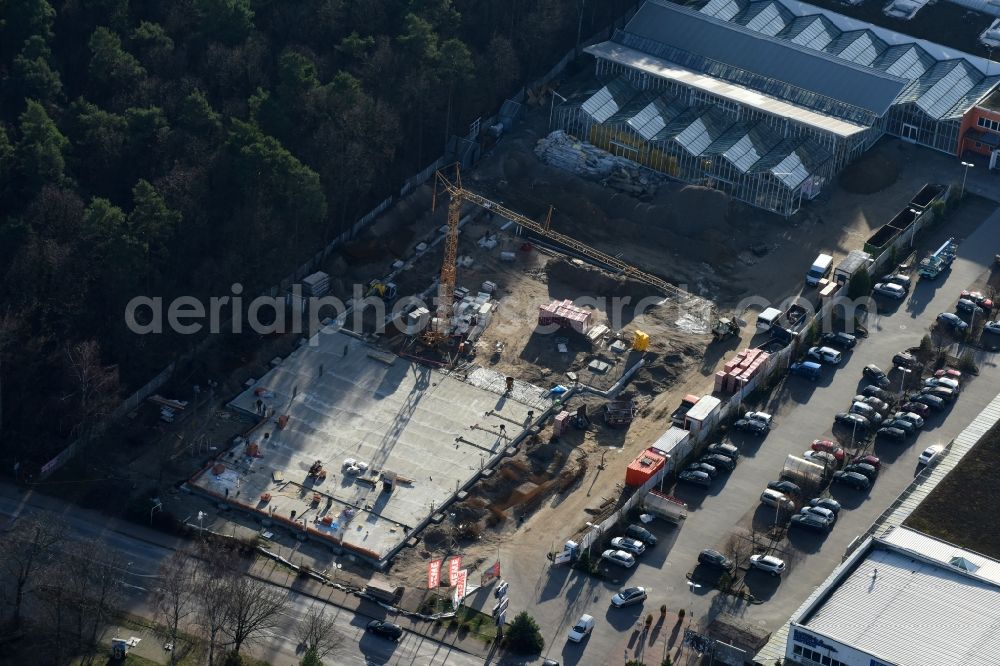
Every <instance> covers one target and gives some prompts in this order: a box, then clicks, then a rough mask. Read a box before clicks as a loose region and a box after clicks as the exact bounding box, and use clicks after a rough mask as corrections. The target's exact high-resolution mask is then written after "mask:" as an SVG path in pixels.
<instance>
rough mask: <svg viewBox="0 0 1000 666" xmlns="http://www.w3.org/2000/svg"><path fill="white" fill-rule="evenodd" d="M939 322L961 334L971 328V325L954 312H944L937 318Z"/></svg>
mask: <svg viewBox="0 0 1000 666" xmlns="http://www.w3.org/2000/svg"><path fill="white" fill-rule="evenodd" d="M937 320H938V321H939V322H941V323H942V324H944V325H945V326H948V327H950V328H951V329H953V330H955V331H958V332H959V333H961V332H963V331H965V329H967V328H969V325H968V324H967V323H966V322H965V321H963V320H962V318H961V317H959V316H958V315H957V314H955V313H954V312H942V313H941V314H939V315H938V316H937Z"/></svg>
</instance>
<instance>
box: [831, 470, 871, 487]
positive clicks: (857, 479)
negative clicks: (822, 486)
mask: <svg viewBox="0 0 1000 666" xmlns="http://www.w3.org/2000/svg"><path fill="white" fill-rule="evenodd" d="M833 483H841V484H843V485H845V486H851V487H852V488H854V489H855V490H868V489H869V488H871V486H872V484H871V481H869V480H868V477H866V476H865V475H864V474H858V473H857V472H845V471H843V470H841V471H839V472H834V473H833Z"/></svg>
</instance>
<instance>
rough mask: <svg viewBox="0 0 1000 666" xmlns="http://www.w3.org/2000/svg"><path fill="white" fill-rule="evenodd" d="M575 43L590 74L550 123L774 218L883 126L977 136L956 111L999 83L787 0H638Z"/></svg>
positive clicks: (974, 67) (926, 49) (938, 142)
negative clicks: (630, 12) (689, 0)
mask: <svg viewBox="0 0 1000 666" xmlns="http://www.w3.org/2000/svg"><path fill="white" fill-rule="evenodd" d="M586 52H587V53H589V54H591V55H592V56H594V57H595V59H596V72H597V76H598V78H599V80H600V81H601V82H602V85H601V87H600V88H599V89H597V90H591V91H589V92H587V93H585V94H581V95H577V96H575V97H573V98H571V99H570V100H569V101H568V102H567V103H566V104H563V105H562V106H561V107H560V108H559V113H558V122H559V125H560V126H561V127H562V128H563V129H565V130H566V131H568V132H570V133H571V134H574V135H575V136H577V137H580V138H582V139H585V140H587V141H589V142H591V143H593V144H595V145H597V146H599V147H601V148H604V149H605V150H608V151H609V152H611V153H613V154H615V155H618V156H621V157H625V158H628V159H631V160H634V161H636V162H638V163H640V164H643V165H645V166H647V167H650V168H652V169H654V170H656V171H660V172H663V173H666V174H669V175H671V176H673V177H675V178H677V179H679V180H682V181H685V182H690V183H696V184H701V185H708V186H711V187H715V188H717V189H720V190H723V191H725V192H727V193H728V194H730V195H731V196H732V197H734V198H735V199H738V200H740V201H743V202H745V203H748V204H750V205H752V206H756V207H758V208H763V209H766V210H770V211H773V212H776V213H779V214H782V215H786V216H787V215H791V214H793V213H795V212H796V211H798V210H799V208H800V207H801V206H802V202H803V201H804V200H808V199H810V198H814V197H815V196H817V195H818V194H819V193H820V192H821V191H822V190H823V188H824V187H825V185H826V184H827V183H828V182H829V181H830V179H831V178H832V177H833V176H835V175H836V174H837V173H838V172H839V171H840V170H842V169H843V168H844V167H845V166H846V165H847V164H848V163H850V162H851V161H853V160H854V159H856V158H858V157H859V156H860V155H861V154H863V153H864V152H865V151H866V150H867V149H869V148H870V147H871V146H872V145H873V144H874V143H875V142H876V141H877V140H878V139H879V138H880V137H882V136H883V135H886V134H888V135H891V136H896V137H900V138H902V139H904V140H907V141H911V142H913V143H918V144H921V145H925V146H928V147H930V148H934V149H936V150H940V151H943V152H946V153H950V154H960V153H961V151H962V150H963V148H964V147H966V145H967V142H966V138H967V137H966V136H965V134H966V133H968V132H973V133H974V134H975V136H976V137H977V138H976V140H977V141H978V143H979V145H980V146H983V145H984V141H983V139H982V137H981V136H979V134H982V126H979V127H971V126H970V124H969V123H968V122H966V117H967V116H968V115H969V114H970V113H971V112H972V111H973V110H974V109H975V108H976V107H977V103H979V102H981V101H982V100H984V99H987V98H988V97H989V96H990V94H991V92H993V91H994V90H996V89H997V88H998V85H1000V75H992V74H990V71H991V68H990V63H989V61H987V60H985V59H983V58H979V57H975V56H971V55H968V54H965V53H962V52H959V51H956V50H954V49H950V48H947V47H944V46H941V45H937V44H932V43H929V42H926V41H924V40H916V39H914V38H912V37H908V36H906V35H903V34H900V33H896V32H892V31H890V30H887V29H885V28H881V27H877V26H872V25H869V24H865V23H861V22H859V21H857V20H855V19H851V18H848V17H845V16H841V15H839V14H836V13H833V12H830V11H828V10H823V9H820V8H817V7H814V6H812V5H808V4H805V3H799V2H792V1H790V0H782V1H779V0H760V1H757V2H748V1H746V0H709V1H708V2H707V3H705V4H703V5H702V6H701V7H700V9H695V8H692V7H688V6H682V5H678V4H675V3H672V2H668V1H667V0H646V2H645V3H644V4H643V5H642V6H641V7H640V8H639V9H638V11H637V12H636V14H635V15H634V16H633V17H632V19H631V20H629V22H628V23H627V24H626V25H625V27H624V28H623V29H621V30H617V31H616V32H615V33H614V34H613V35H612V37H611V39H610V40H608V41H605V42H601V43H598V44H594V45H593V46H590V47H588V48H587V49H586ZM994 64H995V63H994ZM993 71H994V72H996V73H997V74H1000V64H995V67H994V68H993ZM969 138H970V139H971V138H972V135H970V136H969Z"/></svg>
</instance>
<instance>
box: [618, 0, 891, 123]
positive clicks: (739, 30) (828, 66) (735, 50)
mask: <svg viewBox="0 0 1000 666" xmlns="http://www.w3.org/2000/svg"><path fill="white" fill-rule="evenodd" d="M624 32H625V33H626V34H631V35H634V36H636V37H640V38H644V39H647V40H651V41H653V42H658V43H659V44H662V45H667V46H670V47H673V48H676V49H680V50H682V51H686V52H688V53H691V54H694V55H697V56H701V57H704V58H708V59H710V60H713V61H715V62H718V63H722V64H725V65H729V66H730V67H732V68H738V69H741V70H746V71H748V72H752V73H754V74H758V75H760V76H763V77H767V78H769V79H773V80H775V81H780V82H783V83H785V84H788V85H789V86H792V87H794V88H797V89H801V90H804V91H810V92H813V93H815V94H818V95H821V96H823V97H827V98H829V99H832V100H837V101H840V102H844V103H846V104H849V105H851V106H854V107H857V108H860V109H867V110H869V111H871V112H874V113H876V114H878V115H882V114H884V113H885V112H886V111H887V110H888V109H889V106H890V105H891V104H892V102H893V100H894V99H895V98H896V97H897V96H898V95H899V93H900V92H901V91H902V90H903V87H904V83H903V81H902V80H901V79H899V78H898V77H894V76H890V75H888V74H884V73H882V72H880V71H878V70H872V69H868V68H864V67H860V66H854V65H851V64H848V63H845V62H844V61H843V60H839V59H837V58H835V57H833V56H830V55H829V54H826V53H823V52H821V51H815V50H811V49H807V48H805V47H801V46H798V45H796V44H793V43H791V42H788V41H784V40H781V39H778V38H771V37H767V36H765V35H762V34H760V33H755V32H753V31H751V30H749V29H747V28H745V27H743V26H740V25H738V24H735V23H732V22H726V21H720V20H718V19H715V18H713V17H710V16H707V15H705V14H700V13H698V12H696V11H693V10H690V9H687V8H685V7H681V6H679V5H675V4H672V3H669V2H666V1H665V0H647V1H646V2H645V3H644V4H643V5H642V6H641V7H640V8H639V10H638V11H637V12H636V14H635V16H634V17H633V18H632V19H631V20H630V21H629V22H628V25H627V26H626V27H625V31H624ZM616 41H618V40H617V39H616ZM628 45H629V46H635V45H634V44H628ZM656 55H658V56H660V57H663V54H662V53H657V54H656ZM671 60H673V58H671ZM685 64H686V63H685ZM755 87H756V86H755ZM789 92H790V93H794V91H789ZM782 97H785V96H784V95H782ZM785 98H786V99H788V97H785Z"/></svg>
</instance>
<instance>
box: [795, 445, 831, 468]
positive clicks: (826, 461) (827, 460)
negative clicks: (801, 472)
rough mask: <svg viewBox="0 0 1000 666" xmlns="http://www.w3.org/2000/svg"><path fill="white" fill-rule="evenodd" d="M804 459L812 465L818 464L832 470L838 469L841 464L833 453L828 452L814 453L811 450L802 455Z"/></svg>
mask: <svg viewBox="0 0 1000 666" xmlns="http://www.w3.org/2000/svg"><path fill="white" fill-rule="evenodd" d="M802 458H803V459H805V460H808V461H809V462H811V463H816V464H817V465H822V466H823V467H827V468H830V469H837V467H839V466H840V463H838V462H837V459H836V458H834V457H833V454H832V453H827V452H826V451H813V450H812V449H809V450H808V451H804V452H803V453H802Z"/></svg>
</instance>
